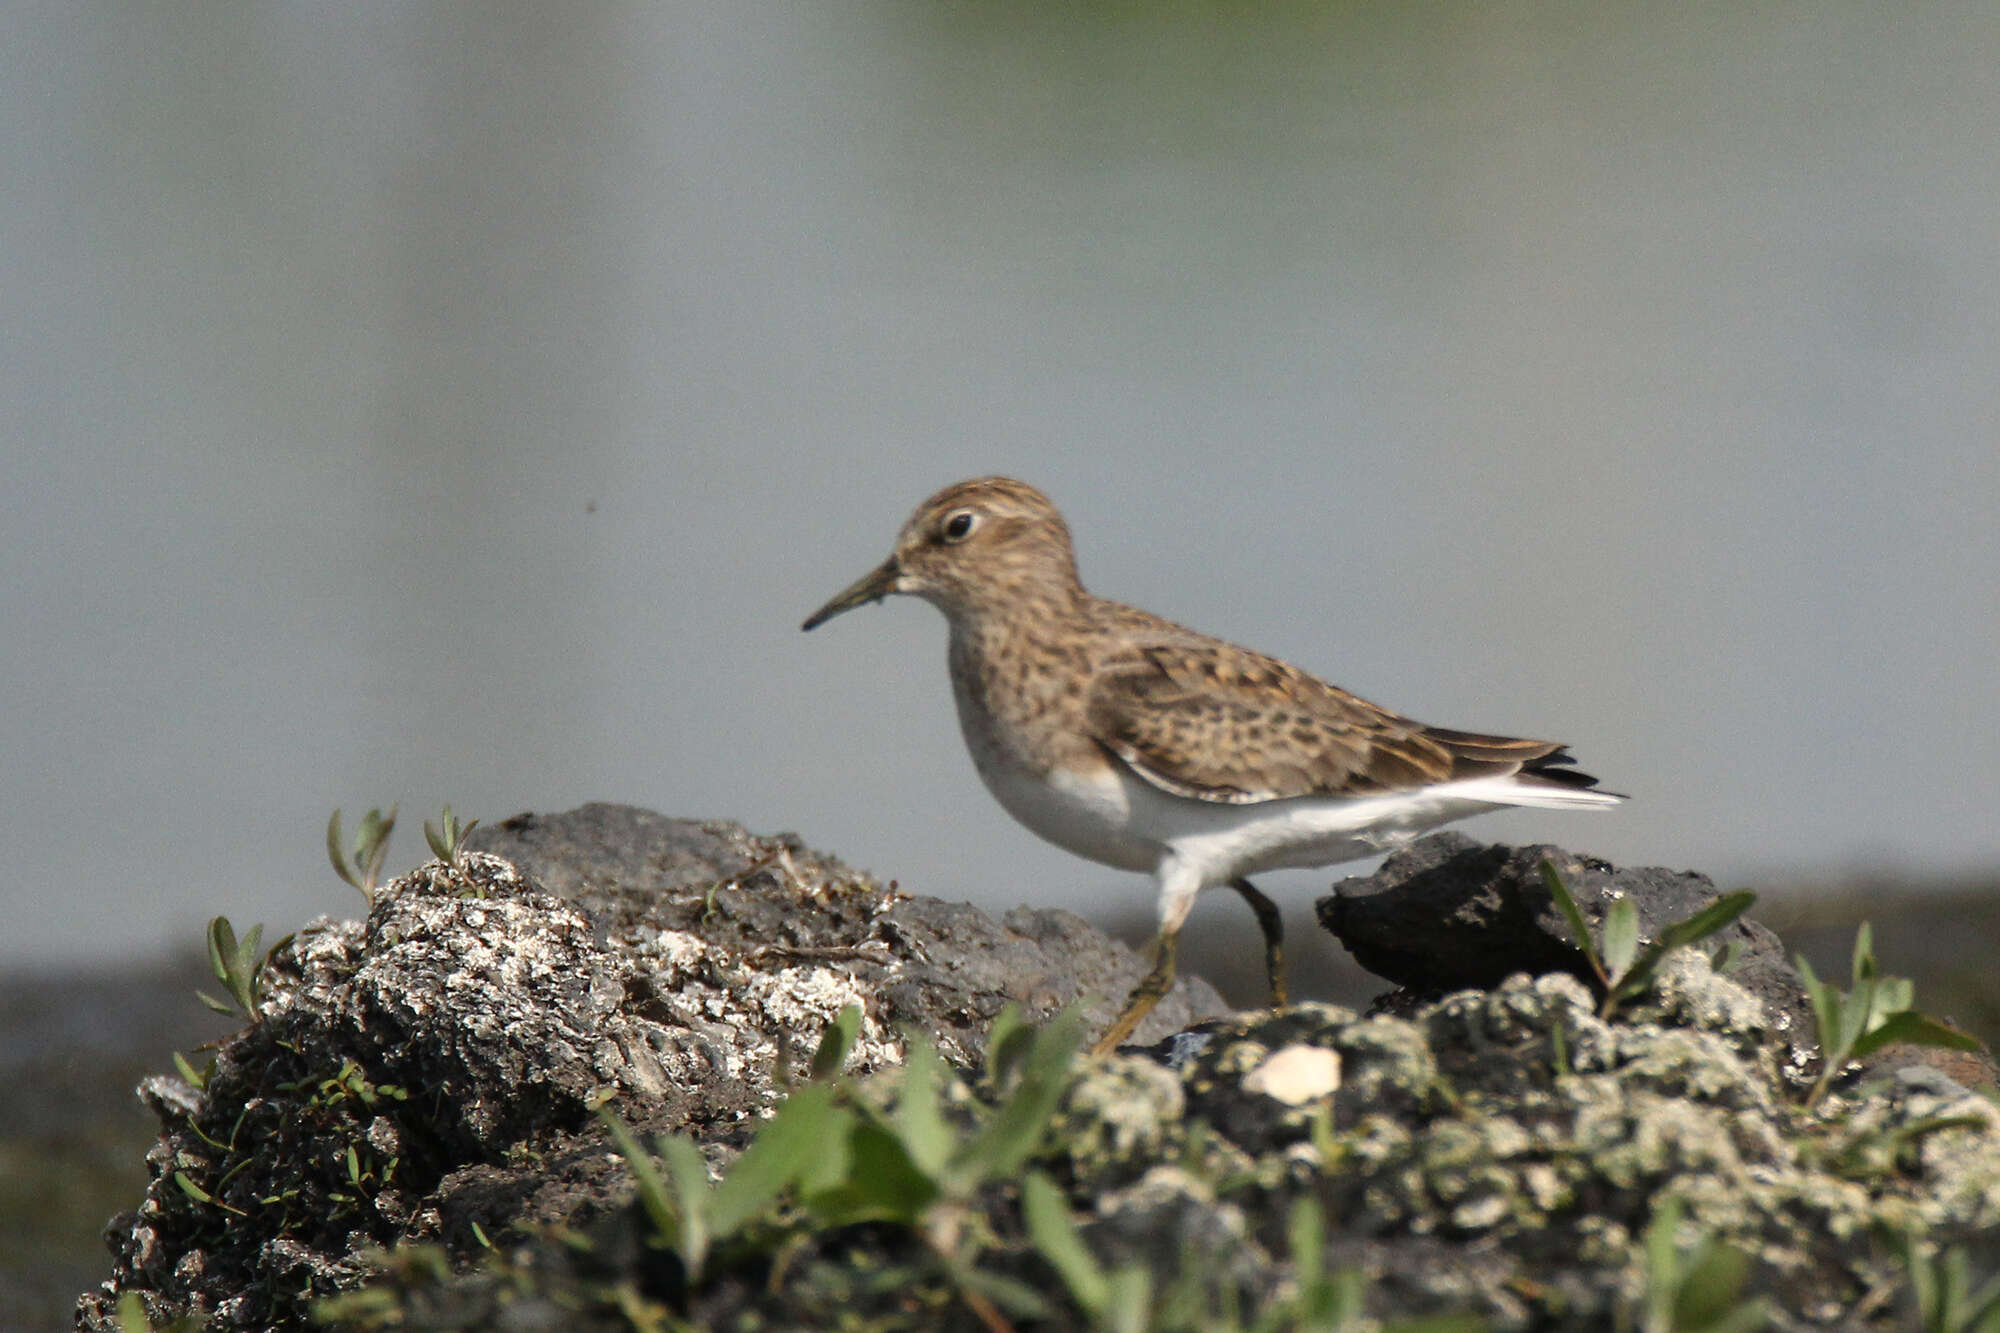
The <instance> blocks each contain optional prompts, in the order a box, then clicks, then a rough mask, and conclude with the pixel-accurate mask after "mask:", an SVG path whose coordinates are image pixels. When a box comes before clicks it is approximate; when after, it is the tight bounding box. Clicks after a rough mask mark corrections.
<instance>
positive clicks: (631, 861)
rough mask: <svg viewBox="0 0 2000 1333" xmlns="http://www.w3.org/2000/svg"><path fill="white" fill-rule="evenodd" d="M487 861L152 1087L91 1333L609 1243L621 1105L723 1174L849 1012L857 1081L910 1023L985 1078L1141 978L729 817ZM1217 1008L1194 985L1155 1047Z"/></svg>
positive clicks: (344, 934)
mask: <svg viewBox="0 0 2000 1333" xmlns="http://www.w3.org/2000/svg"><path fill="white" fill-rule="evenodd" d="M474 845H475V846H480V845H483V846H486V847H491V848H496V849H501V850H504V851H505V852H506V853H507V855H508V856H509V858H514V860H513V862H512V863H510V860H503V859H501V858H500V857H499V856H497V855H492V854H487V853H482V852H478V851H472V852H468V853H467V854H466V855H465V856H464V857H463V859H462V861H461V864H460V865H459V866H457V867H455V868H454V867H447V866H445V865H443V864H442V863H440V862H435V861H434V862H432V863H430V864H429V865H426V866H424V867H421V868H420V869H418V870H417V871H415V872H413V873H412V874H409V875H406V876H404V877H402V878H401V879H398V880H396V881H394V882H393V883H391V884H389V885H386V886H384V887H383V888H382V889H380V890H379V891H378V892H377V894H376V897H375V901H374V903H373V906H372V909H371V910H370V912H369V914H368V917H367V919H366V920H365V921H361V922H354V921H348V922H333V921H328V920H321V921H319V922H315V923H313V924H311V925H309V926H307V927H306V928H305V929H304V930H301V931H300V932H299V933H298V934H297V935H296V936H295V937H293V938H292V939H291V940H289V941H288V942H286V943H285V944H283V945H281V946H280V947H279V948H278V949H277V950H275V951H274V953H273V955H272V958H271V960H270V962H269V964H268V965H267V967H266V970H265V972H264V976H263V991H264V997H263V1000H262V1003H261V1006H260V1017H259V1021H257V1022H256V1023H255V1024H253V1025H252V1026H250V1027H248V1028H245V1029H244V1030H243V1031H241V1032H239V1033H237V1034H236V1035H235V1036H234V1037H232V1038H230V1039H228V1040H227V1041H225V1042H223V1043H222V1044H221V1047H220V1049H219V1051H218V1053H217V1057H216V1062H215V1066H214V1068H213V1070H212V1071H211V1072H210V1073H209V1074H208V1076H207V1077H206V1079H205V1086H203V1087H201V1088H199V1089H197V1088H195V1087H191V1086H189V1085H188V1084H186V1083H185V1082H183V1081H181V1080H178V1079H170V1078H169V1079H152V1080H148V1082H147V1083H146V1085H145V1086H144V1087H143V1088H142V1089H141V1095H142V1099H143V1100H144V1101H145V1103H146V1104H147V1105H148V1106H149V1107H151V1108H152V1109H153V1110H154V1112H155V1113H156V1114H157V1115H158V1116H159V1118H160V1121H161V1127H162V1131H163V1137H162V1138H161V1140H160V1143H159V1145H158V1146H157V1147H156V1148H155V1150H154V1152H153V1153H152V1154H151V1157H150V1159H149V1161H150V1164H151V1166H152V1170H153V1177H154V1178H153V1183H152V1185H151V1187H150V1188H149V1189H148V1191H147V1194H146V1199H145V1202H144V1203H143V1204H142V1205H141V1207H140V1208H139V1210H138V1211H137V1212H136V1213H133V1214H127V1215H125V1216H123V1217H121V1218H120V1219H119V1220H118V1221H117V1222H116V1223H114V1225H113V1228H112V1230H111V1232H110V1233H109V1234H108V1236H107V1240H108V1241H109V1244H110V1246H111V1249H112V1252H113V1255H114V1259H115V1263H114V1270H113V1276H112V1279H111V1281H109V1282H108V1283H106V1284H105V1285H104V1286H103V1288H102V1289H101V1290H99V1291H97V1292H94V1293H91V1294H89V1295H87V1296H86V1297H84V1299H83V1301H82V1304H81V1307H80V1310H79V1321H80V1324H81V1325H82V1326H83V1327H85V1328H92V1329H109V1328H112V1327H113V1326H114V1323H115V1311H116V1307H117V1301H118V1297H119V1295H120V1293H122V1292H125V1291H135V1292H139V1293H142V1295H143V1296H144V1298H145V1300H146V1303H147V1305H148V1307H149V1309H150V1311H151V1313H152V1315H153V1317H154V1318H155V1319H156V1320H163V1319H169V1318H173V1317H178V1316H179V1315H181V1314H193V1315H196V1316H198V1317H200V1318H204V1319H206V1320H208V1321H209V1324H210V1326H211V1327H216V1328H225V1329H226V1328H262V1327H268V1326H270V1325H272V1324H277V1323H286V1322H296V1321H298V1320H300V1319H302V1318H303V1316H304V1311H305V1309H306V1307H307V1305H308V1303H309V1302H310V1301H311V1300H312V1299H313V1298H314V1297H316V1296H320V1295H325V1294H327V1293H329V1292H332V1291H337V1290H341V1289H345V1288H347V1287H351V1286H353V1285H354V1284H355V1283H356V1282H357V1281H358V1280H359V1278H360V1276H361V1275H362V1274H363V1272H365V1271H368V1263H367V1261H366V1260H365V1259H364V1256H365V1255H367V1254H369V1253H371V1252H373V1251H374V1250H376V1249H377V1248H378V1247H386V1246H395V1245H408V1244H410V1243H412V1242H418V1241H432V1242H443V1243H444V1244H445V1245H447V1246H448V1247H449V1249H450V1250H451V1252H454V1253H458V1254H469V1253H476V1252H477V1250H476V1249H475V1248H474V1247H475V1246H477V1245H479V1244H481V1242H480V1241H479V1237H480V1236H481V1235H482V1234H483V1235H485V1236H486V1237H488V1238H491V1237H492V1236H493V1235H495V1234H498V1233H500V1232H502V1231H504V1230H506V1229H507V1228H510V1227H512V1228H520V1227H523V1226H530V1225H532V1224H534V1223H536V1222H546V1223H555V1222H561V1223H564V1224H565V1225H570V1226H584V1225H589V1224H590V1223H591V1222H592V1220H593V1219H594V1218H598V1217H604V1216H611V1215H614V1214H616V1213H619V1212H621V1211H622V1209H623V1206H624V1201H625V1200H626V1199H627V1198H629V1194H630V1177H629V1175H628V1174H627V1173H625V1172H624V1170H623V1169H622V1167H620V1166H617V1165H615V1164H614V1162H613V1160H612V1158H611V1157H610V1156H609V1155H608V1154H607V1151H606V1142H605V1140H604V1138H603V1137H602V1134H601V1131H600V1130H599V1129H598V1128H597V1126H596V1124H595V1122H594V1120H593V1118H592V1116H591V1108H592V1107H593V1106H595V1105H597V1104H599V1103H601V1102H603V1101H606V1100H610V1101H611V1104H612V1105H613V1106H614V1107H616V1109H617V1110H618V1111H619V1113H620V1114H621V1115H622V1116H623V1117H624V1118H625V1119H627V1120H628V1121H630V1122H632V1123H634V1124H635V1125H636V1126H639V1127H642V1128H644V1129H647V1130H649V1131H654V1132H658V1131H664V1130H682V1131H685V1132H688V1133H691V1134H693V1135H695V1136H696V1137H697V1138H699V1139H701V1140H702V1141H704V1142H705V1143H708V1144H712V1145H714V1147H715V1150H716V1151H718V1152H720V1153H722V1154H724V1155H725V1156H726V1155H727V1154H728V1153H729V1152H731V1151H733V1150H734V1149H735V1148H738V1147H740V1146H741V1144H742V1142H743V1141H744V1140H745V1139H746V1138H747V1136H748V1134H749V1132H750V1131H751V1130H752V1129H754V1127H755V1124H756V1123H757V1119H758V1117H759V1115H760V1114H761V1113H762V1112H763V1111H764V1110H765V1109H766V1108H768V1107H769V1106H771V1105H772V1104H773V1103H774V1102H775V1101H776V1100H777V1099H778V1098H779V1097H780V1096H781V1095H782V1088H783V1084H784V1082H785V1080H786V1078H787V1077H788V1071H790V1070H794V1069H797V1068H798V1067H800V1066H801V1065H803V1063H804V1062H805V1061H806V1060H807V1059H808V1058H809V1057H810V1056H811V1054H812V1051H813V1049H814V1046H815V1045H816V1043H817V1042H818V1040H819V1038H820V1035H821V1033H822V1032H823V1031H824V1029H825V1027H826V1025H827V1024H828V1023H829V1022H831V1021H832V1019H833V1018H834V1017H835V1016H837V1015H838V1014H839V1013H840V1011H841V1010H842V1009H843V1008H844V1007H846V1006H847V1005H849V1004H855V1005H858V1006H860V1008H861V1011H862V1015H863V1020H862V1028H861V1033H860V1037H859V1040H858V1041H857V1043H856V1045H855V1048H854V1050H853V1052H852V1054H851V1055H850V1059H849V1069H850V1070H854V1071H857V1072H863V1073H865V1072H867V1071H869V1070H873V1069H877V1068H881V1067H885V1066H891V1065H895V1064H897V1063H899V1062H900V1061H901V1059H902V1051H903V1038H902V1035H901V1034H902V1031H903V1030H904V1029H905V1028H913V1029H916V1030H919V1031H922V1032H925V1033H927V1034H928V1035H929V1036H930V1037H931V1038H932V1040H933V1041H935V1042H936V1043H937V1045H938V1046H939V1048H940V1049H941V1050H942V1051H943V1052H944V1053H945V1054H946V1055H947V1056H948V1057H949V1058H950V1059H952V1060H954V1061H957V1062H959V1063H975V1062H977V1061H978V1060H979V1058H980V1057H981V1055H982V1053H983V1051H984V1046H985V1033H986V1031H987V1029H988V1027H989V1026H990V1025H991V1023H992V1020H993V1018H994V1017H995V1016H996V1015H997V1014H998V1013H999V1012H1000V1010H1001V1009H1002V1008H1003V1007H1005V1006H1006V1005H1007V1004H1009V1003H1015V1004H1019V1005H1020V1006H1021V1007H1022V1009H1023V1010H1024V1012H1025V1013H1026V1014H1027V1015H1028V1016H1029V1017H1030V1018H1033V1019H1036V1020H1040V1019H1045V1018H1047V1017H1048V1016H1049V1015H1051V1014H1053V1013H1054V1012H1056V1011H1057V1010H1059V1009H1061V1008H1063V1007H1064V1006H1067V1005H1071V1004H1080V1005H1081V1006H1082V1007H1083V1010H1084V1012H1085V1013H1086V1014H1087V1015H1089V1017H1090V1020H1091V1021H1093V1022H1098V1023H1102V1022H1105V1021H1108V1020H1109V1018H1110V1017H1111V1016H1112V1015H1113V1014H1114V1013H1115V1012H1116V1008H1117V1006H1118V1004H1119V1003H1120V1002H1122V1000H1123V997H1124V995H1125V993H1126V991H1127V990H1128V989H1129V988H1130V987H1131V986H1132V984H1133V983H1134V982H1136V981H1137V980H1138V978H1139V976H1140V975H1142V974H1143V972H1144V971H1145V965H1144V964H1143V962H1141V960H1140V959H1138V958H1137V957H1136V956H1135V955H1134V954H1132V953H1131V951H1130V950H1128V949H1126V948H1125V947H1124V946H1123V945H1121V944H1118V943H1117V942H1116V941H1113V940H1111V939H1109V938H1108V937H1106V936H1105V935H1103V934H1102V933H1101V932H1099V931H1097V930H1096V929H1095V928H1093V927H1091V926H1090V925H1088V924H1087V923H1085V922H1084V921H1083V920H1082V919H1081V918H1079V917H1076V916H1074V915H1072V914H1070V913H1066V912H1047V911H1017V912H1013V913H1009V914H1008V916H1007V918H1006V920H1005V921H1004V922H1002V921H994V920H993V919H992V918H990V917H988V916H986V915H985V914H984V913H981V912H979V911H978V910H976V909H974V908H972V907H969V906H966V905H963V904H950V903H943V902H939V901H937V900H935V899H926V898H917V897H912V896H910V895H907V894H901V893H898V892H896V891H894V890H893V889H884V888H883V887H881V886H880V885H878V884H877V883H876V882H875V881H874V880H872V879H870V878H869V877H867V876H865V875H861V874H858V873H856V872H854V871H852V870H850V869H848V868H847V867H846V866H844V865H842V864H841V863H840V862H838V861H836V860H834V859H832V858H830V857H824V856H820V855H818V854H817V853H814V852H812V851H811V850H810V849H808V848H806V847H805V846H804V845H803V844H802V843H800V842H799V841H798V839H796V838H792V837H783V838H759V837H756V836H754V835H752V834H750V833H749V832H747V831H746V830H744V829H742V828H741V827H739V826H737V825H733V824H728V823H724V822H721V821H690V820H670V819H665V818H662V817H661V816H658V815H653V814H650V813H648V812H646V811H639V810H630V809H626V808H623V807H615V806H586V807H584V808H583V809H582V810H579V811H575V812H572V813H571V814H569V815H562V816H555V817H540V816H520V817H517V818H515V819H510V820H507V821H505V822H504V823H502V824H500V825H498V826H497V827H495V828H493V829H490V830H489V829H481V830H478V831H477V833H476V836H475V839H474ZM524 866H525V867H528V868H530V869H531V873H523V870H522V867H524ZM536 876H546V877H547V878H548V880H549V881H550V882H551V884H552V885H553V886H554V887H557V888H559V889H560V890H561V896H557V895H554V894H551V893H549V892H547V891H545V889H544V885H543V884H542V883H541V882H539V881H538V879H537V878H536ZM1222 1011H1223V1006H1222V1004H1221V1002H1220V1000H1219V998H1218V997H1216V996H1215V994H1214V992H1213V991H1212V990H1210V989H1209V988H1208V987H1207V986H1206V985H1205V984H1204V983H1202V982H1200V981H1198V980H1196V979H1192V978H1189V979H1187V980H1185V981H1184V982H1183V983H1182V984H1180V985H1179V986H1177V987H1176V988H1175V990H1174V992H1173V994H1171V995H1170V996H1168V997H1167V999H1166V1000H1164V1001H1163V1002H1162V1003H1161V1005H1160V1007H1159V1010H1158V1011H1157V1012H1156V1014H1155V1016H1154V1017H1153V1018H1152V1019H1151V1020H1150V1021H1149V1023H1148V1024H1147V1027H1146V1030H1147V1031H1148V1032H1149V1033H1151V1034H1152V1035H1154V1036H1159V1035H1163V1034H1164V1033H1166V1032H1168V1031H1171V1030H1173V1029H1174V1028H1175V1027H1178V1026H1184V1025H1186V1024H1187V1023H1189V1022H1191V1021H1193V1020H1195V1019H1197V1018H1200V1017H1203V1016H1205V1015H1208V1014H1215V1013H1220V1012H1222Z"/></svg>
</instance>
